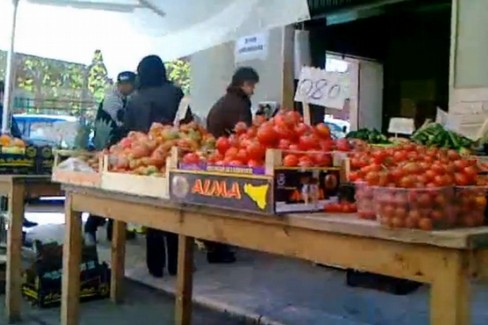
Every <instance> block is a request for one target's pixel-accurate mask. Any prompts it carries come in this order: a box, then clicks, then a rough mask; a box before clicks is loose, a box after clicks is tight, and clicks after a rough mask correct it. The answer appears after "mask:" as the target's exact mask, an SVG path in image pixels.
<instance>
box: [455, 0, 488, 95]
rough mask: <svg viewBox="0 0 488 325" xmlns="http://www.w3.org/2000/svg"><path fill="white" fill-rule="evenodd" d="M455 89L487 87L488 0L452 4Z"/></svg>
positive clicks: (461, 0)
mask: <svg viewBox="0 0 488 325" xmlns="http://www.w3.org/2000/svg"><path fill="white" fill-rule="evenodd" d="M453 4H454V8H457V10H455V11H454V13H453V18H454V19H455V20H456V22H455V25H454V26H455V27H454V28H455V30H454V31H453V32H454V33H453V38H454V43H453V44H455V50H454V51H455V53H453V54H454V58H453V59H454V60H455V61H454V64H455V68H454V76H453V77H454V79H453V82H454V86H455V87H456V88H472V87H488V64H486V59H487V58H488V41H487V36H486V18H487V17H488V1H487V0H453Z"/></svg>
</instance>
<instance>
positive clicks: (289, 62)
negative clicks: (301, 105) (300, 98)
mask: <svg viewBox="0 0 488 325" xmlns="http://www.w3.org/2000/svg"><path fill="white" fill-rule="evenodd" d="M294 43H295V27H294V26H293V25H288V26H285V27H284V28H283V39H282V48H281V52H282V58H283V67H282V70H283V72H282V73H283V79H282V87H281V95H282V97H281V107H282V108H287V109H293V108H294V96H295V76H294V73H295V62H294Z"/></svg>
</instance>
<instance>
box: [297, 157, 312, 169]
mask: <svg viewBox="0 0 488 325" xmlns="http://www.w3.org/2000/svg"><path fill="white" fill-rule="evenodd" d="M298 166H299V167H312V166H313V162H312V160H311V159H310V158H309V157H307V156H303V157H301V158H300V159H299V160H298Z"/></svg>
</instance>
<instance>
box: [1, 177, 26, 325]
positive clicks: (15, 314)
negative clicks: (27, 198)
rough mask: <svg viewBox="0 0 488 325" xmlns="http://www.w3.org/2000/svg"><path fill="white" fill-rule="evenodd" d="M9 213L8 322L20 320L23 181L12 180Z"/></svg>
mask: <svg viewBox="0 0 488 325" xmlns="http://www.w3.org/2000/svg"><path fill="white" fill-rule="evenodd" d="M8 213H9V214H10V218H9V219H10V220H9V226H8V234H7V274H6V286H7V287H6V297H5V299H6V306H7V318H8V321H9V323H14V322H16V321H19V320H20V308H21V304H22V292H21V290H22V224H23V221H24V183H21V182H12V185H11V189H10V194H9V198H8Z"/></svg>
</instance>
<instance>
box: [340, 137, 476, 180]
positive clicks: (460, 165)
mask: <svg viewBox="0 0 488 325" xmlns="http://www.w3.org/2000/svg"><path fill="white" fill-rule="evenodd" d="M350 166H351V173H350V175H349V180H350V181H352V182H356V181H364V182H366V183H367V184H369V185H373V186H389V187H400V188H424V187H427V188H436V187H445V186H454V185H457V186H468V185H477V184H478V181H479V178H478V177H477V176H478V167H477V162H476V160H475V159H464V158H462V157H461V156H460V155H459V153H458V152H456V151H455V150H447V149H438V148H427V147H424V146H421V145H415V144H404V145H399V146H396V147H390V148H368V149H366V150H363V151H357V152H354V153H353V154H352V155H351V159H350ZM478 185H479V184H478Z"/></svg>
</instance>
